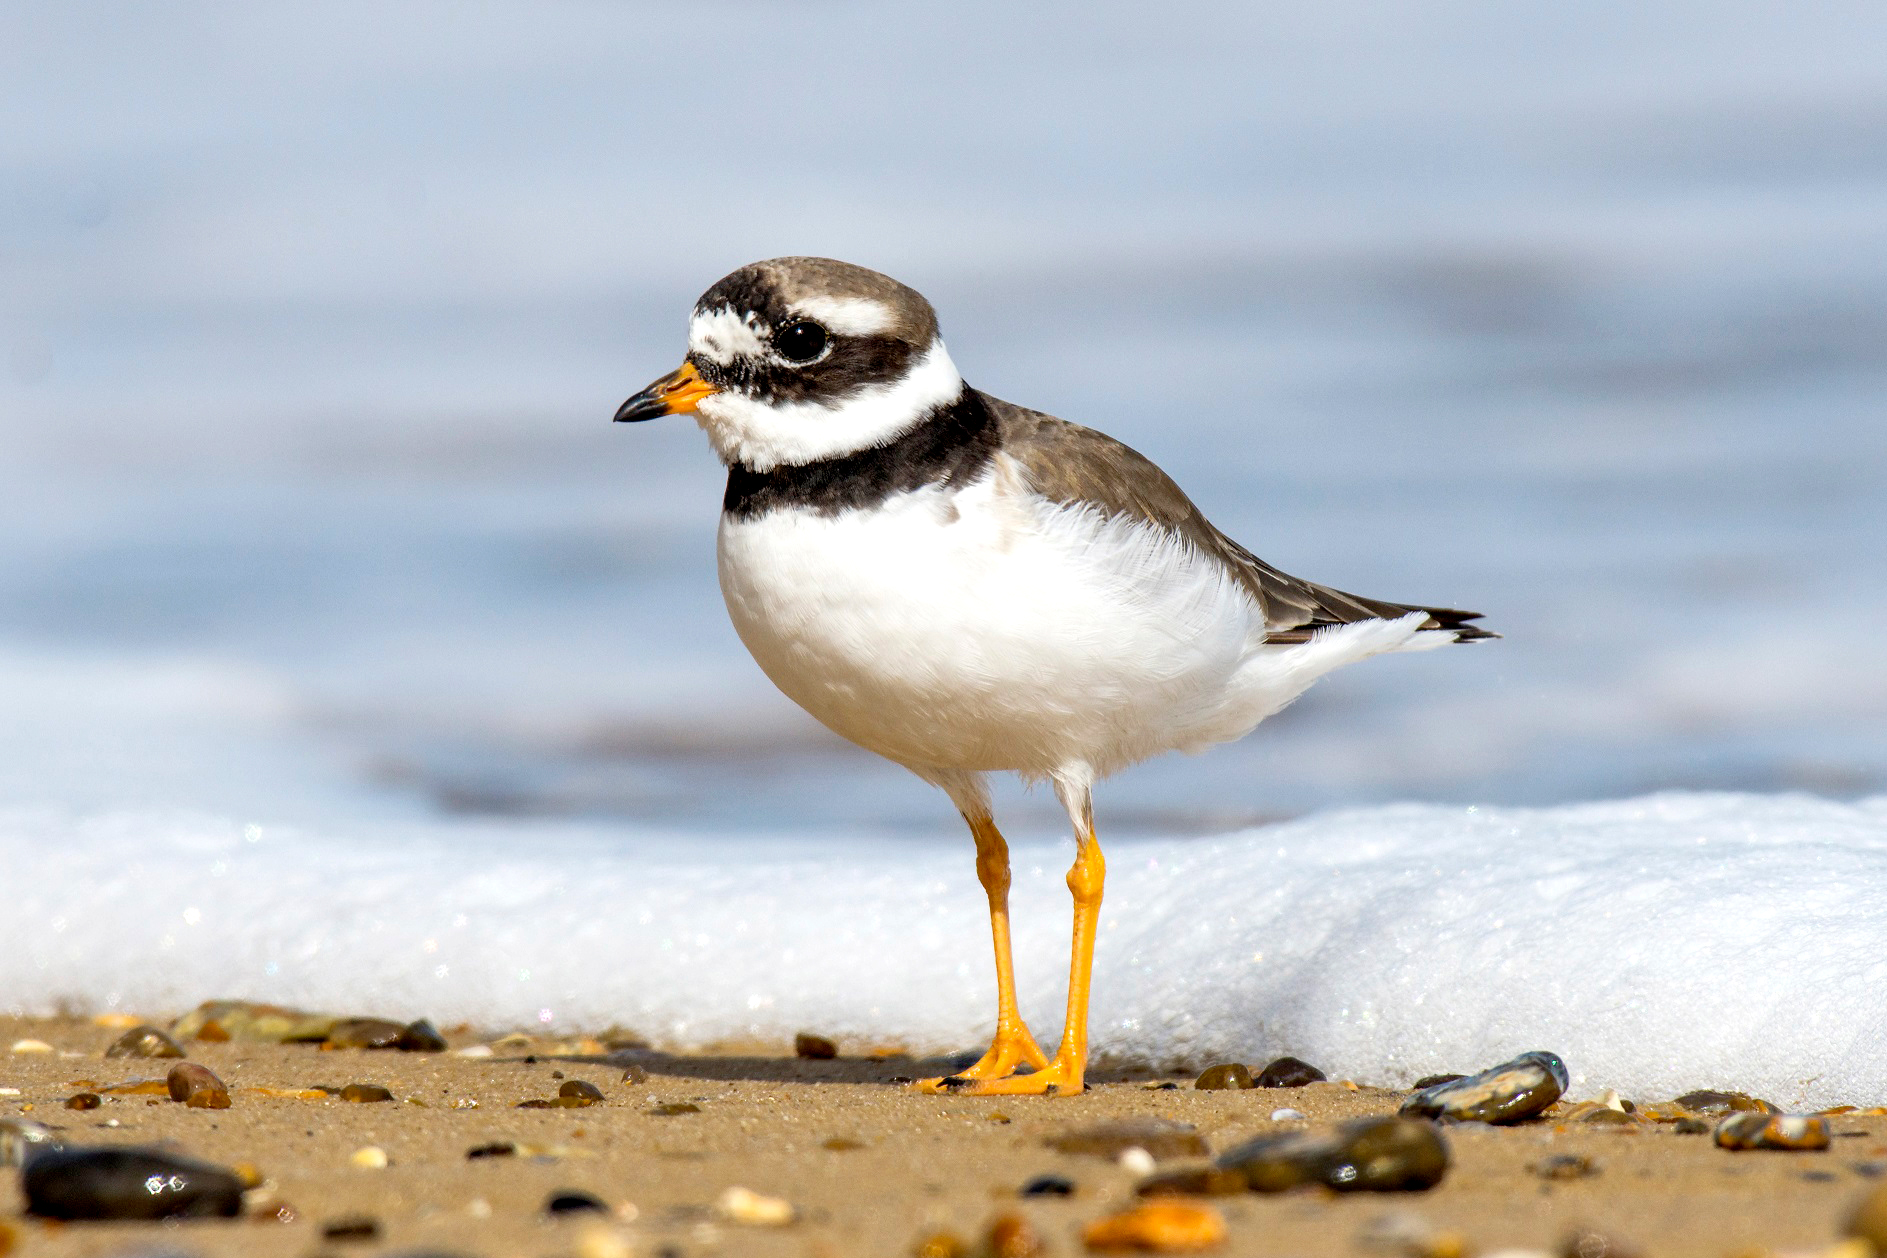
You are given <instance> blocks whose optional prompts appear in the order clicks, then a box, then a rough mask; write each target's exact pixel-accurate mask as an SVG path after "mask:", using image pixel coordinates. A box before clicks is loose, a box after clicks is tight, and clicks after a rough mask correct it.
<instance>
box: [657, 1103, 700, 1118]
mask: <svg viewBox="0 0 1887 1258" xmlns="http://www.w3.org/2000/svg"><path fill="white" fill-rule="evenodd" d="M700 1112H701V1107H700V1106H699V1105H696V1104H695V1103H694V1102H693V1101H670V1102H668V1103H667V1104H666V1105H657V1106H656V1107H655V1108H653V1109H651V1110H650V1111H649V1113H651V1114H653V1115H655V1116H656V1117H657V1118H673V1117H675V1116H676V1115H677V1114H699V1113H700Z"/></svg>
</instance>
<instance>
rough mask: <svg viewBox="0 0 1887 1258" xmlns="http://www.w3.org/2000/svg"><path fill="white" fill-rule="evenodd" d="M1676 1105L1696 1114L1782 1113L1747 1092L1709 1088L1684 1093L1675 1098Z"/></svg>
mask: <svg viewBox="0 0 1887 1258" xmlns="http://www.w3.org/2000/svg"><path fill="white" fill-rule="evenodd" d="M1677 1103H1678V1104H1679V1105H1681V1106H1683V1107H1684V1108H1685V1109H1687V1110H1691V1111H1692V1112H1694V1113H1698V1114H1744V1113H1749V1114H1780V1113H1781V1112H1782V1111H1781V1110H1780V1109H1779V1108H1777V1107H1776V1106H1774V1105H1771V1104H1770V1103H1769V1102H1768V1101H1765V1100H1762V1099H1761V1098H1759V1097H1754V1096H1751V1095H1750V1094H1749V1093H1747V1092H1718V1091H1715V1090H1714V1089H1711V1088H1702V1089H1699V1090H1698V1091H1696V1092H1686V1093H1685V1094H1684V1095H1682V1096H1680V1097H1678V1098H1677Z"/></svg>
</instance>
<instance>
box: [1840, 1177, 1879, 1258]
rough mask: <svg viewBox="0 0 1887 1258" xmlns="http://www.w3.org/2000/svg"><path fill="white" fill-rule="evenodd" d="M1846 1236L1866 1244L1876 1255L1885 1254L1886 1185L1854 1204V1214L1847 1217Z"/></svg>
mask: <svg viewBox="0 0 1887 1258" xmlns="http://www.w3.org/2000/svg"><path fill="white" fill-rule="evenodd" d="M1846 1234H1847V1235H1849V1236H1855V1237H1859V1238H1860V1239H1862V1240H1864V1241H1866V1242H1868V1244H1870V1245H1872V1246H1873V1247H1874V1252H1875V1253H1877V1254H1887V1184H1883V1185H1881V1186H1880V1187H1879V1188H1876V1189H1874V1190H1872V1191H1871V1192H1869V1193H1868V1194H1867V1196H1865V1197H1863V1198H1861V1200H1860V1201H1859V1202H1858V1203H1856V1205H1855V1207H1854V1213H1853V1214H1850V1215H1849V1216H1848V1226H1847V1228H1846Z"/></svg>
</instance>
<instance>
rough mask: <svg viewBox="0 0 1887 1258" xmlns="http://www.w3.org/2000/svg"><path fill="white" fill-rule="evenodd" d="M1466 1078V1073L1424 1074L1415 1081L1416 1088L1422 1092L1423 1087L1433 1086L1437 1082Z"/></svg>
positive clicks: (1451, 1081)
mask: <svg viewBox="0 0 1887 1258" xmlns="http://www.w3.org/2000/svg"><path fill="white" fill-rule="evenodd" d="M1465 1078H1467V1076H1466V1075H1447V1074H1442V1075H1423V1076H1422V1077H1421V1078H1420V1079H1417V1080H1416V1081H1415V1090H1416V1091H1417V1092H1420V1091H1421V1090H1422V1089H1423V1088H1432V1087H1434V1086H1435V1085H1436V1084H1440V1083H1453V1082H1454V1081H1455V1080H1456V1079H1465Z"/></svg>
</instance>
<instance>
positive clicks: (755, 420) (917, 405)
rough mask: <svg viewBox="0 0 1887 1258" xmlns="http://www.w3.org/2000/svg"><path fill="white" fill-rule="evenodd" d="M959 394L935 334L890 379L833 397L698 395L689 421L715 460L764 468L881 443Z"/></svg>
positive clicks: (956, 377) (952, 365)
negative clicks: (809, 399) (704, 436)
mask: <svg viewBox="0 0 1887 1258" xmlns="http://www.w3.org/2000/svg"><path fill="white" fill-rule="evenodd" d="M962 393H963V377H962V376H960V375H958V374H957V365H956V364H955V363H953V362H951V361H950V351H949V350H947V349H945V348H944V343H943V340H942V339H941V338H939V339H937V340H933V341H932V342H931V343H930V348H929V349H927V350H925V351H924V353H923V354H922V355H921V356H920V357H919V358H918V359H917V361H916V362H914V363H912V364H911V369H910V370H909V371H907V372H905V373H904V374H903V375H902V376H900V377H898V378H897V379H896V380H893V381H891V382H889V383H887V384H878V385H872V386H871V387H869V388H865V389H861V390H859V391H858V392H856V393H854V394H852V395H851V396H850V397H847V398H844V399H842V400H840V401H838V402H834V403H831V404H827V403H823V402H779V403H773V404H771V405H769V404H768V403H765V402H757V401H755V400H754V399H752V398H750V397H747V396H746V395H744V394H741V393H736V392H732V391H729V392H726V393H714V394H710V395H709V396H707V397H704V398H702V399H701V402H700V404H699V405H698V406H697V407H696V409H695V421H696V422H697V423H699V424H700V425H701V428H702V431H704V432H706V433H707V434H708V440H709V442H711V443H712V444H713V446H714V452H715V453H716V454H717V455H719V456H720V458H721V462H723V463H742V464H745V465H746V466H748V467H750V468H752V469H754V470H755V471H756V472H767V471H771V470H773V469H774V468H776V467H786V466H792V465H795V464H800V463H812V462H815V461H817V460H819V459H829V458H833V457H835V456H838V455H846V454H855V453H857V452H858V451H860V450H869V449H871V448H872V447H873V446H881V445H884V444H885V443H886V442H888V441H890V440H891V439H892V438H894V437H896V436H898V435H899V434H901V433H903V432H905V431H906V430H907V429H909V428H910V427H911V426H912V425H913V424H915V423H917V421H918V420H919V419H921V418H922V417H923V416H924V415H926V414H928V413H929V412H931V411H933V410H935V409H936V408H937V407H939V406H943V405H946V404H948V403H950V402H954V401H955V400H956V399H957V398H958V397H959V396H961V394H962Z"/></svg>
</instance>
